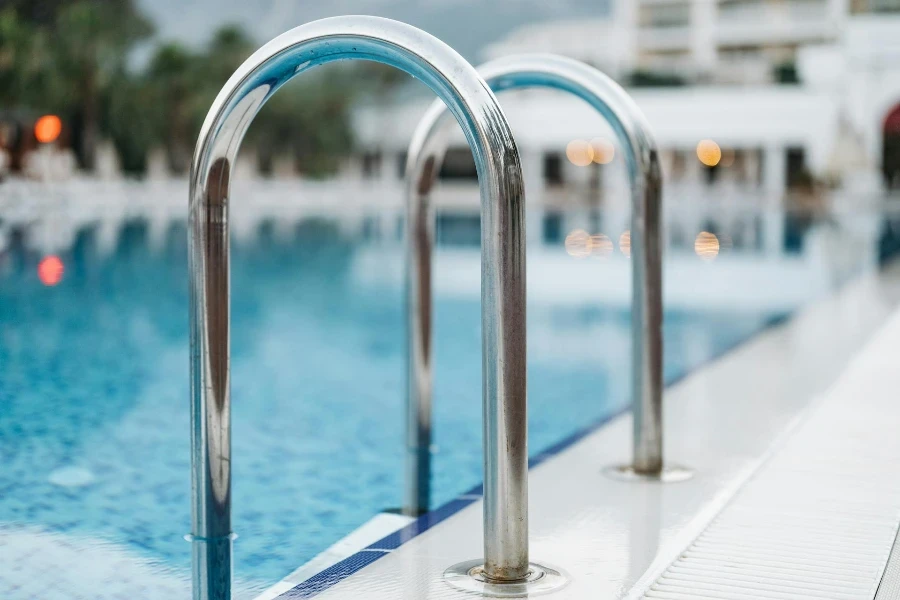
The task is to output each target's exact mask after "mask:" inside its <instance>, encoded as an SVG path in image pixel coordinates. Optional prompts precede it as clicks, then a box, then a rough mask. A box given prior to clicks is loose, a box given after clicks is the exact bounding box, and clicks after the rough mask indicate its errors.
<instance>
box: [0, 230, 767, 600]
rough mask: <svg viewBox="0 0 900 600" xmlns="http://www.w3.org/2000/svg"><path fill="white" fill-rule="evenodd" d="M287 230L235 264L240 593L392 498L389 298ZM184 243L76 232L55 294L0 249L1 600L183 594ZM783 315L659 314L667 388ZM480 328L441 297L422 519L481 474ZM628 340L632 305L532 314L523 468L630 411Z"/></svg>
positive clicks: (29, 260)
mask: <svg viewBox="0 0 900 600" xmlns="http://www.w3.org/2000/svg"><path fill="white" fill-rule="evenodd" d="M301 229H302V230H301V231H297V232H295V235H292V236H290V239H287V240H285V239H278V238H277V237H276V236H274V235H272V234H271V232H267V231H262V232H260V234H259V235H257V236H256V237H255V238H254V241H253V242H252V243H236V244H235V247H234V253H233V257H232V290H233V293H232V315H233V330H232V335H233V337H232V355H233V364H232V394H233V415H232V419H233V423H234V439H233V446H234V451H233V456H234V458H235V464H234V466H233V469H234V471H233V472H234V510H235V514H234V529H235V531H236V532H237V533H238V535H239V538H238V540H237V541H236V542H235V560H236V572H235V576H236V579H237V580H238V587H239V588H240V589H242V590H243V591H244V593H245V594H250V593H252V592H253V591H259V590H261V589H262V588H264V587H266V586H267V585H269V584H271V583H273V582H274V581H276V580H278V579H279V578H281V577H283V576H284V575H286V574H287V573H289V572H290V571H292V570H293V569H294V568H296V567H297V566H299V565H300V564H302V563H303V562H305V561H307V560H308V559H310V558H312V557H313V556H314V555H315V554H317V553H318V552H320V551H322V550H323V549H325V548H326V547H328V546H329V545H331V544H332V543H334V542H335V541H337V540H338V539H340V538H341V537H343V536H344V535H346V534H347V533H349V532H350V531H352V530H353V529H355V528H356V527H358V526H359V525H361V524H363V523H364V522H366V521H367V520H368V519H369V518H371V517H372V516H373V515H374V514H376V513H377V512H379V511H381V510H384V509H387V508H393V507H397V506H399V504H400V502H401V490H402V475H403V464H404V463H403V458H404V448H403V436H402V426H403V399H404V382H405V375H404V332H403V323H404V321H403V312H402V289H401V288H400V287H399V286H397V285H386V286H375V287H373V286H366V285H360V284H359V281H358V280H357V278H356V277H355V275H354V273H355V270H354V260H355V257H356V256H357V254H358V253H359V251H360V250H361V249H362V248H364V247H365V245H366V244H367V242H364V241H360V240H358V239H351V238H348V237H347V236H341V235H340V234H339V233H338V232H336V230H335V229H334V228H333V227H332V226H330V225H329V224H327V223H325V222H322V221H310V222H308V223H307V224H306V225H304V226H302V228H301ZM185 237H186V236H185V233H184V228H183V225H182V226H179V227H176V228H174V229H173V230H171V231H170V232H169V234H168V236H167V243H165V244H163V246H162V248H161V249H156V250H154V249H152V248H151V244H149V242H148V235H147V227H146V225H145V224H142V223H139V222H135V223H131V224H130V225H128V226H127V227H125V229H124V230H123V231H122V232H121V233H120V235H119V237H118V242H117V245H116V246H115V248H114V250H113V251H112V252H111V253H101V252H99V251H98V249H97V246H98V244H97V239H96V238H97V233H96V231H95V230H90V229H88V230H84V231H81V232H80V233H79V234H78V235H77V237H76V239H75V241H74V244H73V245H72V247H71V248H70V249H68V250H66V251H64V252H61V253H59V255H60V258H61V260H62V263H63V264H64V265H65V272H64V275H63V278H62V280H61V281H60V282H59V284H58V285H54V286H48V285H44V284H42V282H41V277H40V276H39V267H38V265H39V261H40V259H41V256H40V255H38V254H36V253H33V252H25V251H23V250H22V249H21V247H19V248H18V249H17V246H16V244H15V243H14V244H13V245H12V248H11V249H10V250H8V251H7V252H6V253H5V254H2V255H0V257H2V258H0V365H2V370H0V375H2V376H0V465H2V467H0V596H2V597H3V598H4V599H7V600H19V599H20V598H32V597H35V596H41V597H44V594H48V593H52V592H60V591H62V590H58V589H54V588H52V587H47V586H49V585H50V584H49V583H45V582H46V581H49V580H50V579H53V580H54V581H56V580H58V579H59V577H60V571H61V570H65V569H68V570H71V571H72V573H71V574H70V575H66V577H69V578H70V579H72V580H77V579H79V578H80V577H82V576H85V577H84V579H85V581H88V582H89V583H85V584H84V585H83V587H82V588H78V587H77V586H74V587H67V588H66V589H65V592H66V594H65V595H66V597H67V598H82V597H84V598H96V597H100V596H101V594H99V593H98V592H97V591H96V590H91V589H87V588H89V587H90V586H91V585H96V582H97V581H100V580H104V581H105V580H107V579H108V580H116V579H121V580H123V581H124V580H128V581H130V582H132V583H131V584H130V585H134V584H133V582H134V581H138V582H141V585H143V586H144V587H142V588H141V589H143V590H144V592H143V593H142V594H140V595H139V596H138V597H141V598H170V597H187V595H186V594H187V592H186V590H187V589H188V587H187V586H188V582H189V575H190V547H189V544H187V543H186V542H185V541H184V539H183V536H184V534H185V533H187V532H188V531H189V529H190V502H189V493H190V469H189V460H190V456H189V450H188V447H189V443H188V442H189V437H188V436H189V424H188V421H189V413H188V346H187V314H188V310H187V303H188V296H187V271H186V248H185V246H186V244H185ZM398 252H399V250H398ZM560 252H563V250H562V246H561V245H560ZM623 260H624V259H623ZM529 284H530V285H532V286H535V285H540V282H538V281H535V280H534V279H532V280H531V281H530V282H529ZM777 316H778V315H773V314H768V313H759V314H755V313H748V312H747V311H742V312H740V313H728V314H726V313H708V312H705V313H693V312H677V313H668V314H667V315H666V321H665V334H666V377H667V379H668V380H669V381H671V380H673V379H675V378H677V377H679V376H681V375H683V374H684V373H686V372H687V371H689V370H690V369H692V368H694V367H696V366H697V365H699V364H701V363H703V362H705V361H707V360H709V359H710V358H711V357H714V356H716V355H718V354H720V353H722V352H723V351H725V350H726V349H728V348H729V347H731V346H733V345H734V344H736V343H738V342H739V341H741V340H744V339H746V338H747V337H749V336H750V335H752V334H753V333H754V332H756V331H758V330H759V329H760V328H761V327H763V326H764V325H765V324H766V323H768V322H770V321H771V319H773V318H775V317H777ZM479 327H480V315H479V306H478V302H477V301H476V300H473V299H468V298H462V297H459V296H455V295H452V294H451V295H441V294H438V297H437V301H436V325H435V335H436V337H435V363H436V368H435V416H434V420H435V446H436V447H435V459H434V502H435V504H440V503H442V502H445V501H447V500H449V499H451V498H453V497H454V496H455V495H457V494H459V493H460V492H463V491H465V490H467V489H469V488H471V487H472V486H473V485H476V484H477V483H478V482H479V481H480V479H481V450H480V437H481V425H480V419H481V406H480V390H481V384H480V365H481V362H480V359H479V358H478V356H479V352H480V331H479ZM628 327H629V323H628V314H627V312H625V311H623V310H618V309H604V308H601V307H597V306H595V305H594V303H591V302H588V301H586V302H583V303H571V302H569V303H565V304H559V305H555V304H553V303H549V304H548V303H543V304H541V305H539V306H535V307H531V306H530V307H529V334H530V338H529V411H530V415H529V417H530V418H529V434H530V453H531V454H532V455H534V454H537V453H539V452H540V451H541V450H542V449H545V448H547V447H548V446H550V445H552V444H554V443H556V442H558V441H560V440H561V439H563V438H564V437H566V436H567V435H571V434H572V433H574V432H576V431H578V430H580V429H582V428H584V427H585V426H586V425H589V424H590V423H593V422H596V421H598V420H601V419H603V418H604V417H607V416H609V415H610V414H612V413H614V412H617V411H619V410H621V409H623V408H624V407H625V406H626V404H627V401H628V398H627V393H628V377H629V372H628V365H629V362H630V361H629V352H630V351H629V332H628ZM10 559H14V560H10ZM91 569H93V570H94V571H97V572H96V573H91V576H92V577H93V578H92V579H91V578H89V577H86V574H88V573H87V571H91ZM50 572H53V573H54V576H53V577H47V576H46V575H47V573H50ZM23 581H27V582H30V583H29V584H28V585H23V583H22V582H23ZM67 581H68V580H67ZM42 585H43V586H44V587H42ZM54 585H62V584H54ZM109 585H113V584H112V583H109ZM123 585H124V584H123ZM167 585H168V586H170V587H166V586H167ZM133 589H134V588H133V587H132V588H131V592H132V593H133ZM122 594H123V595H122V596H121V597H135V596H133V595H132V596H129V595H127V593H126V592H122ZM103 597H107V596H103ZM108 597H119V596H116V595H114V594H113V595H108Z"/></svg>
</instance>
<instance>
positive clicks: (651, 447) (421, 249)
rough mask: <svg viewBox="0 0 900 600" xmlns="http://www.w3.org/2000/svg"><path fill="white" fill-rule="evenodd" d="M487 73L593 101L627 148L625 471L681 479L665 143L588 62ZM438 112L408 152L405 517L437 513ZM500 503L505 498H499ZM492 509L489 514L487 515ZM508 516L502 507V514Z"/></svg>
mask: <svg viewBox="0 0 900 600" xmlns="http://www.w3.org/2000/svg"><path fill="white" fill-rule="evenodd" d="M478 72H479V73H481V75H482V77H484V79H485V80H486V81H487V83H488V85H490V86H491V89H493V90H494V91H495V92H500V91H503V90H508V89H518V88H526V87H545V88H554V89H558V90H562V91H565V92H569V93H571V94H574V95H575V96H578V97H580V98H582V99H583V100H585V101H586V102H587V103H588V104H590V105H591V106H592V107H594V108H595V109H596V110H597V111H598V112H599V113H600V114H601V115H603V116H604V117H605V118H606V120H607V121H608V122H609V123H610V125H611V126H612V128H613V131H614V132H615V134H616V136H617V137H618V139H619V141H620V143H621V144H622V145H623V147H624V150H625V152H624V154H625V161H626V164H627V168H628V175H629V178H630V180H631V190H632V192H631V193H632V217H631V256H632V269H633V280H632V281H633V283H632V286H633V290H632V355H633V361H634V362H633V371H632V398H633V403H634V411H633V412H634V438H633V444H634V446H633V462H632V464H631V465H630V466H627V467H623V468H622V469H620V472H623V473H633V474H635V475H637V476H642V477H649V478H660V479H667V478H668V479H677V478H679V477H680V476H683V475H686V474H687V473H688V472H687V471H686V470H684V469H672V470H671V471H667V470H666V469H664V464H663V429H662V391H663V335H662V256H661V243H660V214H661V200H662V176H661V173H660V167H659V155H658V151H657V146H656V142H655V141H654V139H653V136H652V134H651V133H650V127H649V126H648V125H647V122H646V120H645V118H644V116H643V114H642V113H641V111H640V109H639V108H638V107H637V105H636V104H635V103H634V101H633V100H632V99H631V98H630V97H629V96H628V94H627V93H626V92H625V91H624V90H623V89H622V88H621V87H620V86H619V85H618V84H617V83H615V82H614V81H613V80H612V79H610V78H609V77H607V76H606V75H604V74H603V73H601V72H600V71H598V70H597V69H595V68H593V67H590V66H588V65H586V64H584V63H582V62H579V61H576V60H573V59H570V58H565V57H562V56H556V55H552V54H529V55H519V56H512V57H507V58H502V59H498V60H495V61H492V62H489V63H487V64H485V65H483V66H481V67H479V69H478ZM445 114H446V110H445V108H444V107H443V105H441V104H440V103H439V102H436V103H434V104H433V105H432V106H431V107H430V109H429V110H428V112H427V113H426V114H425V116H423V117H422V119H421V121H420V122H419V125H418V126H417V127H416V130H415V133H414V134H413V139H412V142H411V144H410V146H409V151H408V153H407V163H406V173H407V209H408V214H409V219H408V238H409V239H408V243H407V272H406V273H407V275H406V285H407V302H408V305H409V306H408V311H407V318H408V325H407V338H408V339H407V344H408V348H409V352H408V355H407V361H408V363H407V365H408V367H407V368H408V375H409V377H408V382H409V385H408V390H407V412H408V414H407V427H408V428H407V456H408V465H407V479H406V492H405V498H404V512H406V513H407V514H419V513H421V512H424V511H426V510H427V509H428V505H429V487H430V481H429V476H430V470H431V467H430V462H431V455H430V452H429V447H430V445H431V405H432V368H433V367H432V361H431V356H432V349H431V344H432V318H431V315H432V299H431V276H432V265H431V261H432V247H433V243H434V208H433V206H432V202H431V191H432V188H433V186H434V182H435V179H436V175H437V173H438V171H439V170H440V164H441V161H442V160H443V157H444V153H445V151H446V148H447V142H446V135H445V134H446V128H445V127H443V126H442V117H443V116H444V115H445ZM494 497H496V496H494ZM486 508H488V507H487V506H486ZM494 508H495V509H497V510H499V509H500V508H501V507H494Z"/></svg>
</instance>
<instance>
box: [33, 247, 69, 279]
mask: <svg viewBox="0 0 900 600" xmlns="http://www.w3.org/2000/svg"><path fill="white" fill-rule="evenodd" d="M64 271H65V265H63V261H62V260H60V258H59V257H58V256H54V255H52V254H51V255H50V256H45V257H44V258H43V259H42V260H41V262H40V263H38V268H37V272H38V279H40V280H41V283H43V284H44V285H47V286H53V285H56V284H57V283H59V282H60V281H62V277H63V272H64Z"/></svg>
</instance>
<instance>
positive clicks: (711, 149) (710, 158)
mask: <svg viewBox="0 0 900 600" xmlns="http://www.w3.org/2000/svg"><path fill="white" fill-rule="evenodd" d="M697 158H699V159H700V162H702V163H703V164H704V165H706V166H707V167H714V166H716V165H717V164H719V161H720V160H722V149H721V148H719V145H718V144H717V143H715V142H714V141H712V140H700V143H699V144H697Z"/></svg>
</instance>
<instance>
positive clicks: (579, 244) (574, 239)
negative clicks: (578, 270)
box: [566, 229, 591, 258]
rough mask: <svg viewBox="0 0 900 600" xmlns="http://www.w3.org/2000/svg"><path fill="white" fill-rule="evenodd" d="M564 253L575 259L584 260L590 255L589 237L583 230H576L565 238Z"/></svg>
mask: <svg viewBox="0 0 900 600" xmlns="http://www.w3.org/2000/svg"><path fill="white" fill-rule="evenodd" d="M566 252H568V253H569V256H574V257H575V258H584V257H586V256H588V255H589V254H590V253H591V236H590V235H589V234H588V232H587V231H585V230H584V229H576V230H574V231H572V233H570V234H569V235H567V236H566Z"/></svg>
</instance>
